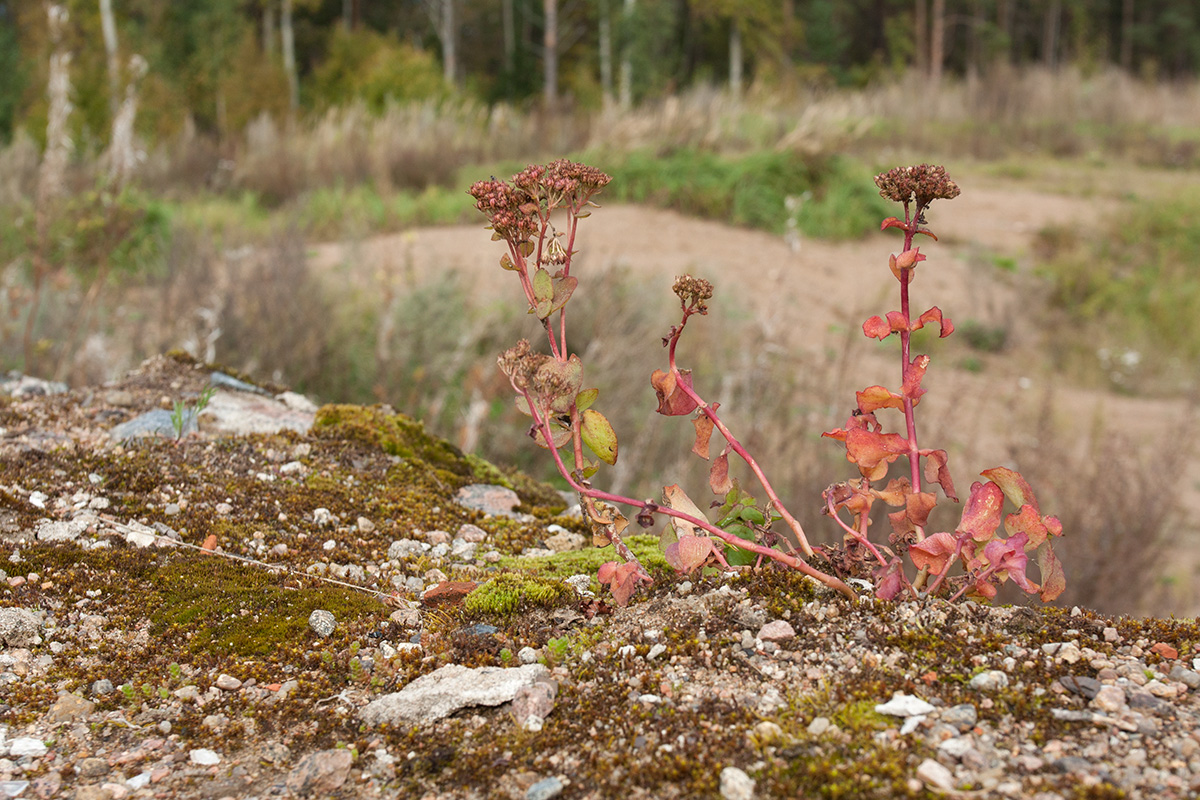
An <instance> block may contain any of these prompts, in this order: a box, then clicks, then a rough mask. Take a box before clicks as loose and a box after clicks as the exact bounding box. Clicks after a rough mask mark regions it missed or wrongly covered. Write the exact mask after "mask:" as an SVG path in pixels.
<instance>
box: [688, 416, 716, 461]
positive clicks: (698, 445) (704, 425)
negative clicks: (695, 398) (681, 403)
mask: <svg viewBox="0 0 1200 800" xmlns="http://www.w3.org/2000/svg"><path fill="white" fill-rule="evenodd" d="M714 408H715V405H714ZM692 425H693V426H695V428H696V441H695V443H694V444H693V445H692V452H693V453H695V454H696V455H698V456H700V457H701V458H703V459H704V460H705V461H707V460H708V442H709V440H710V439H711V438H712V432H713V421H712V420H711V419H710V418H709V416H708V415H707V414H705V413H704V412H703V411H701V412H700V415H699V416H697V417H696V418H695V419H693V420H692Z"/></svg>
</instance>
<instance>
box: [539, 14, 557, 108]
mask: <svg viewBox="0 0 1200 800" xmlns="http://www.w3.org/2000/svg"><path fill="white" fill-rule="evenodd" d="M542 6H543V9H544V11H545V25H544V27H543V32H542V49H543V50H544V51H545V55H544V56H543V59H542V66H543V74H544V77H545V82H546V88H545V104H546V110H547V111H554V110H555V109H556V108H557V107H558V0H544V2H543V3H542Z"/></svg>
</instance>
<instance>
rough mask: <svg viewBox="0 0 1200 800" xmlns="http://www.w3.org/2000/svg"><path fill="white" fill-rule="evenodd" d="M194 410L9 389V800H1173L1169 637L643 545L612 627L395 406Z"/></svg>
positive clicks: (252, 401)
mask: <svg viewBox="0 0 1200 800" xmlns="http://www.w3.org/2000/svg"><path fill="white" fill-rule="evenodd" d="M213 380H214V379H213V377H212V370H211V369H209V368H205V367H202V366H201V365H198V364H195V363H193V362H190V361H188V360H186V359H180V358H174V357H164V358H159V359H155V360H152V361H150V362H147V363H146V364H145V365H143V366H142V368H140V369H139V370H137V371H135V372H134V373H131V374H130V375H129V376H127V377H126V378H125V379H123V380H121V381H119V382H117V383H114V384H111V385H105V386H97V387H90V388H85V389H76V390H73V391H71V392H66V393H61V394H44V391H45V390H46V389H47V388H48V387H45V386H44V385H41V384H37V383H34V382H28V381H26V382H11V383H9V384H7V393H8V395H7V396H4V395H0V397H2V398H3V399H0V569H2V573H0V579H2V580H0V714H2V716H0V795H3V796H4V797H23V798H51V797H62V798H72V797H74V798H80V799H81V800H82V799H83V798H87V799H88V800H92V799H99V798H127V797H156V798H223V797H231V798H249V797H277V796H296V797H339V796H340V797H376V796H378V797H392V798H418V797H429V798H490V797H509V798H527V799H528V800H545V799H546V798H552V797H563V798H593V797H622V798H642V797H645V798H650V797H654V798H671V797H723V798H728V799H732V798H750V797H760V798H762V797H879V798H888V797H923V796H931V795H949V796H970V797H1012V798H1018V797H1020V798H1024V797H1034V798H1041V800H1051V799H1052V798H1077V797H1090V798H1110V797H1111V798H1116V797H1122V796H1123V797H1131V798H1139V797H1156V798H1183V797H1194V796H1196V794H1197V792H1200V730H1198V729H1200V725H1198V724H1197V723H1198V721H1200V703H1198V702H1197V690H1198V689H1200V670H1198V668H1200V658H1197V657H1198V656H1200V629H1198V628H1197V626H1196V624H1195V623H1194V621H1174V620H1156V619H1150V620H1135V619H1131V618H1118V619H1112V618H1104V617H1101V616H1098V615H1096V614H1094V613H1091V612H1089V611H1087V610H1081V609H1053V608H1052V609H1044V610H1042V609H1037V610H1033V609H1025V608H988V607H981V606H978V605H975V604H974V603H970V602H968V603H960V604H956V605H953V606H950V605H945V604H941V603H938V602H931V603H928V604H926V605H925V606H923V607H922V606H919V605H917V604H915V603H911V602H906V603H894V604H882V603H878V602H876V601H874V600H871V599H869V598H863V599H862V600H861V602H860V603H858V604H857V605H850V604H847V603H846V601H845V600H844V599H841V598H840V597H838V596H832V595H829V594H827V593H825V592H823V591H821V590H819V589H818V588H816V587H814V586H813V585H812V584H811V583H809V582H807V581H805V580H801V579H800V578H798V577H797V576H794V575H791V574H788V573H784V572H779V571H766V572H761V573H755V574H744V575H739V576H734V577H724V576H699V575H692V576H677V575H674V574H673V573H672V572H671V571H670V570H669V569H668V568H667V567H666V566H665V563H664V562H663V561H662V560H661V558H659V557H656V555H655V553H656V541H655V540H654V539H653V538H652V537H649V536H643V537H636V538H635V539H634V540H633V542H632V543H633V546H634V547H635V549H636V550H638V552H639V553H641V554H642V556H643V558H644V561H645V563H646V564H647V565H648V566H650V567H651V569H652V572H653V573H654V575H655V577H656V581H655V584H654V586H653V587H651V588H650V590H649V591H646V592H643V593H642V594H640V595H639V596H638V597H636V598H635V600H634V602H633V603H632V604H631V605H630V606H628V607H626V608H616V607H614V606H613V605H612V603H611V598H607V597H606V596H605V595H604V594H603V593H602V592H601V591H600V587H599V585H598V584H597V583H596V581H595V579H594V577H593V576H594V572H595V569H596V567H597V566H598V565H599V564H600V563H601V562H602V561H605V560H608V559H609V558H610V556H609V555H608V554H607V553H606V552H604V551H597V550H595V549H593V548H591V547H590V546H588V547H587V548H586V549H584V546H585V545H587V544H588V538H587V537H586V536H585V533H586V532H585V530H584V528H583V526H582V524H581V522H580V520H579V519H578V517H577V516H573V515H572V514H571V509H570V508H568V507H567V503H566V502H565V501H564V500H563V498H562V497H561V496H560V495H559V494H558V493H557V492H555V491H553V490H552V489H551V488H549V487H546V486H543V485H540V484H537V483H535V482H533V481H531V480H529V479H528V478H525V477H523V476H521V475H519V474H516V473H511V472H506V471H503V470H500V469H497V468H496V467H494V466H492V465H490V464H488V463H486V462H484V461H482V460H481V459H478V458H474V457H471V456H465V455H463V454H462V453H461V452H459V451H457V450H456V449H455V448H453V447H451V446H449V445H447V444H446V443H444V442H441V441H438V440H436V439H433V438H431V437H429V436H427V435H426V434H425V433H424V431H423V429H422V427H421V426H420V424H419V423H416V422H414V421H412V420H410V419H408V418H407V417H405V416H403V415H401V414H396V413H395V412H393V411H391V410H390V409H386V408H372V409H363V408H357V407H347V406H326V407H323V408H321V409H313V408H311V406H310V405H308V404H306V403H305V401H304V400H303V398H300V397H297V396H295V395H290V394H286V393H284V392H283V391H282V387H270V386H267V387H262V386H256V385H253V384H250V383H242V382H239V381H237V380H233V379H230V378H228V377H221V378H217V379H216V381H217V391H216V394H215V395H214V396H213V397H212V398H211V401H210V402H209V404H208V405H207V407H205V408H204V409H203V411H202V412H201V413H199V414H198V415H197V414H196V413H195V411H196V410H197V408H196V406H197V405H198V404H199V403H200V400H201V397H200V393H201V391H202V390H203V389H204V387H205V386H206V385H208V384H209V383H210V382H211V381H213ZM50 388H52V387H50ZM176 403H179V404H180V405H179V406H178V407H176ZM172 410H176V411H177V413H176V415H175V422H174V423H173V422H172V420H171V416H172V414H171V411H172ZM1122 793H1123V794H1122Z"/></svg>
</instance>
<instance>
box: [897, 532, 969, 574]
mask: <svg viewBox="0 0 1200 800" xmlns="http://www.w3.org/2000/svg"><path fill="white" fill-rule="evenodd" d="M957 552H958V542H957V540H956V539H955V538H954V537H953V536H952V535H951V534H949V533H935V534H933V535H932V536H926V537H925V539H924V540H922V541H920V542H917V543H916V544H914V545H912V546H910V547H909V548H908V555H909V557H910V558H912V562H913V564H914V565H915V566H916V568H917V569H925V568H926V567H928V568H929V571H930V572H931V573H933V574H934V575H940V574H941V573H942V570H944V569H945V568H946V562H948V561H950V560H951V559H953V558H954V555H955V553H957Z"/></svg>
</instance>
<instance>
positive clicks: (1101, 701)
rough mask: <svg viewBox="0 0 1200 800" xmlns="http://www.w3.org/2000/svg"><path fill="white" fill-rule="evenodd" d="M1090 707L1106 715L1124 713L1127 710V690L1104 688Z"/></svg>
mask: <svg viewBox="0 0 1200 800" xmlns="http://www.w3.org/2000/svg"><path fill="white" fill-rule="evenodd" d="M1089 705H1091V707H1092V708H1095V709H1097V710H1099V711H1103V712H1104V713H1106V714H1115V713H1117V712H1120V711H1123V710H1124V709H1125V690H1124V689H1122V688H1121V687H1120V686H1102V687H1100V691H1098V692H1096V696H1095V697H1093V698H1092V701H1091V703H1089Z"/></svg>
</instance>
